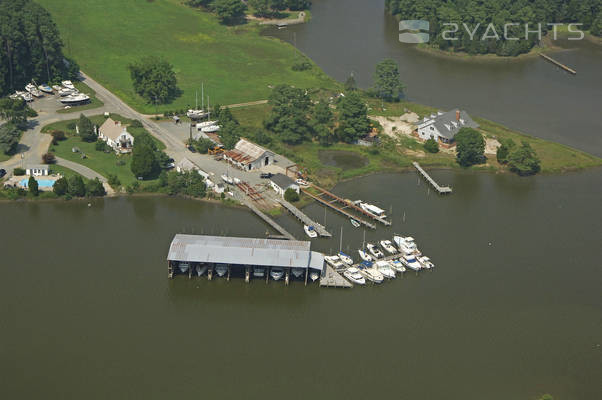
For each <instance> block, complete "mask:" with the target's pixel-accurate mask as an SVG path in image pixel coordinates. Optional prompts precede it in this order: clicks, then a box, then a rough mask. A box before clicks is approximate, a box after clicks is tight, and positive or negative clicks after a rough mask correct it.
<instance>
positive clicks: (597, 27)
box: [590, 9, 602, 36]
mask: <svg viewBox="0 0 602 400" xmlns="http://www.w3.org/2000/svg"><path fill="white" fill-rule="evenodd" d="M590 33H591V34H592V35H594V36H602V9H601V10H600V12H598V16H597V17H596V19H595V20H594V21H593V22H592V26H591V28H590Z"/></svg>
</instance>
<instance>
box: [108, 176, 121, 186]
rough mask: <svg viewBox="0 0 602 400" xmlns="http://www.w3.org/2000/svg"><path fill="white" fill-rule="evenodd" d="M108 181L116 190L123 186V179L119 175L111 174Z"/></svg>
mask: <svg viewBox="0 0 602 400" xmlns="http://www.w3.org/2000/svg"><path fill="white" fill-rule="evenodd" d="M108 182H109V186H111V187H112V188H113V189H115V190H117V189H118V188H119V187H120V186H121V181H120V180H119V178H118V177H117V175H113V174H109V179H108Z"/></svg>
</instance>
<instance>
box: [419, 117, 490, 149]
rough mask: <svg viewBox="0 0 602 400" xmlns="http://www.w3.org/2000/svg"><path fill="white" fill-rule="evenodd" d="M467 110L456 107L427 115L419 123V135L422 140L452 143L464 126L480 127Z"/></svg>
mask: <svg viewBox="0 0 602 400" xmlns="http://www.w3.org/2000/svg"><path fill="white" fill-rule="evenodd" d="M478 127H479V124H477V123H476V122H474V121H473V120H472V118H470V115H468V114H467V113H466V111H463V110H459V109H455V110H451V111H448V112H445V113H444V112H438V113H437V114H431V115H430V116H428V117H425V118H424V119H423V120H422V121H420V122H419V123H418V129H417V131H418V137H419V138H420V139H422V140H428V139H435V140H436V141H437V142H439V143H443V144H452V143H453V142H454V137H455V136H456V134H457V133H458V132H459V131H460V129H462V128H474V129H476V128H478Z"/></svg>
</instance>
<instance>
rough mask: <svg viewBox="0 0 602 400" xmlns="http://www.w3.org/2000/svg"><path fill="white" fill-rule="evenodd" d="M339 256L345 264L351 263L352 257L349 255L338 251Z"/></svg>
mask: <svg viewBox="0 0 602 400" xmlns="http://www.w3.org/2000/svg"><path fill="white" fill-rule="evenodd" d="M339 258H340V259H341V261H343V262H344V263H345V264H347V265H353V258H351V257H349V256H348V255H347V254H345V253H343V252H342V251H340V252H339Z"/></svg>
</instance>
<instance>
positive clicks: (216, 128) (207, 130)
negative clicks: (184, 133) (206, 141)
mask: <svg viewBox="0 0 602 400" xmlns="http://www.w3.org/2000/svg"><path fill="white" fill-rule="evenodd" d="M219 129H220V126H219V125H211V126H206V127H204V128H201V132H203V133H213V132H217V131H219Z"/></svg>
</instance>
